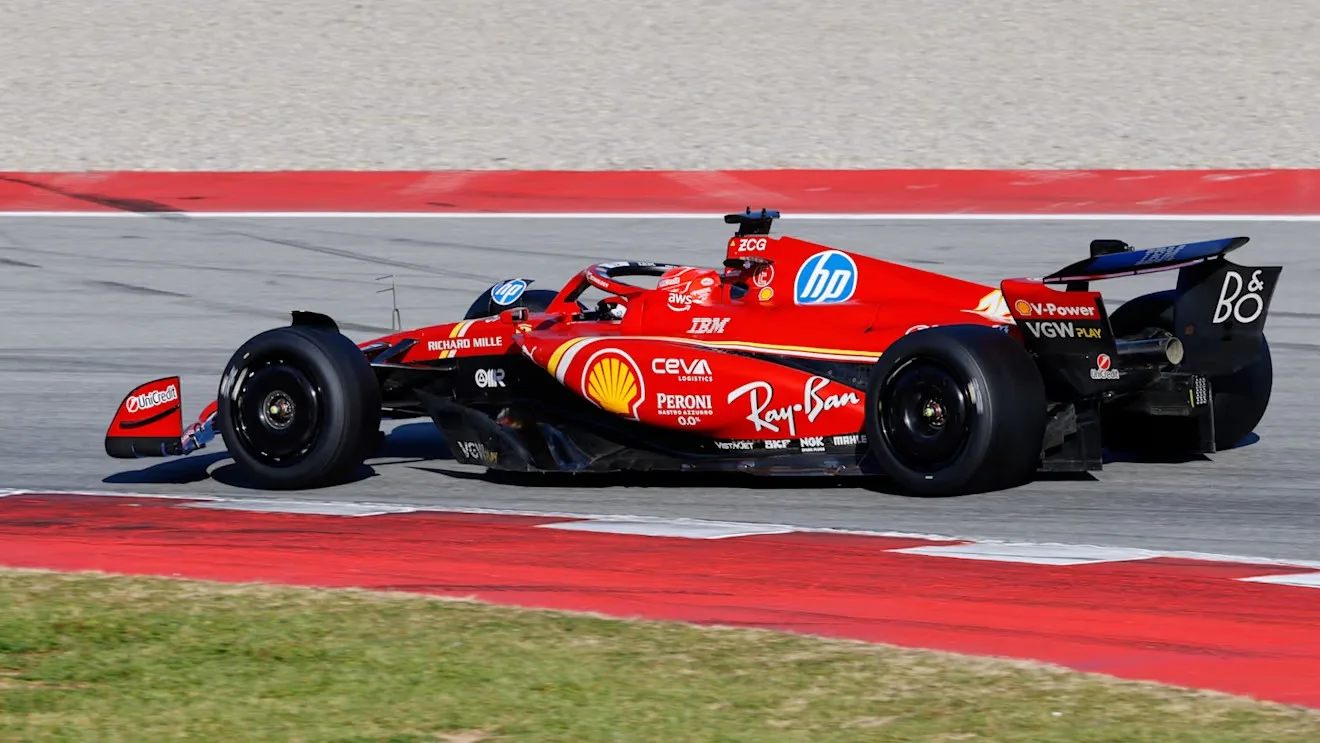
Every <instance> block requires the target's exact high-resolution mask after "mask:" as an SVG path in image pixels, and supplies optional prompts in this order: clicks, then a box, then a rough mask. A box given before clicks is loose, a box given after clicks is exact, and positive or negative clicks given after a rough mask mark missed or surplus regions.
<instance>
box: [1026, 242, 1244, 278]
mask: <svg viewBox="0 0 1320 743" xmlns="http://www.w3.org/2000/svg"><path fill="white" fill-rule="evenodd" d="M1249 239H1250V238H1246V237H1226V238H1222V239H1219V240H1204V241H1201V242H1194V243H1182V244H1180V245H1166V246H1163V247H1159V248H1147V249H1146V250H1131V249H1128V250H1122V251H1121V252H1111V253H1105V254H1102V255H1093V256H1091V257H1090V258H1085V259H1083V260H1080V261H1077V262H1076V263H1073V264H1072V265H1069V266H1065V267H1063V268H1061V269H1059V270H1058V271H1055V272H1054V273H1052V274H1050V275H1048V276H1045V277H1043V278H1042V279H1041V281H1042V282H1044V283H1046V284H1065V283H1073V282H1083V281H1095V280H1098V279H1112V278H1116V277H1119V276H1136V275H1138V274H1143V273H1154V272H1156V271H1168V270H1170V269H1174V268H1183V267H1184V266H1191V265H1194V264H1197V263H1201V262H1203V261H1208V260H1210V259H1212V258H1219V257H1221V256H1223V255H1225V254H1226V253H1228V252H1230V251H1233V250H1237V249H1238V248H1240V247H1242V246H1243V245H1245V244H1246V243H1247V240H1249Z"/></svg>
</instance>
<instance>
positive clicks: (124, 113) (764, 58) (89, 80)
mask: <svg viewBox="0 0 1320 743" xmlns="http://www.w3.org/2000/svg"><path fill="white" fill-rule="evenodd" d="M1318 86H1320V5H1318V4H1317V3H1316V2H1315V0H1272V2H1269V3H1241V2H1234V1H1232V0H1161V1H1159V2H1151V0H1030V1H1028V0H1004V2H999V3H987V4H984V5H973V4H971V3H961V2H937V3H911V2H898V1H897V0H810V1H809V2H808V1H806V0H725V1H724V2H721V3H707V2H704V1H703V0H649V1H646V2H636V3H619V2H614V1H612V0H563V1H562V2H545V1H544V0H501V2H491V1H490V0H448V1H447V2H434V1H433V0H392V1H391V2H388V3H371V2H360V1H359V2H345V1H344V0H286V1H284V2H274V3H272V2H268V1H267V0H228V1H227V2H224V3H217V2H211V1H210V0H138V1H137V2H133V3H88V2H82V1H79V2H75V1H74V0H0V102H2V103H3V105H0V170H46V171H50V170H84V169H165V170H176V169H178V170H194V169H207V170H250V169H251V170H267V169H339V168H343V169H380V168H385V169H451V168H463V169H466V168H473V169H506V168H515V169H523V168H531V169H539V168H552V169H602V168H603V169H617V168H627V169H634V168H637V169H689V168H690V169H707V168H764V167H813V168H814V167H826V168H832V167H845V168H856V167H861V168H872V167H875V168H883V167H993V168H999V167H1085V168H1092V167H1095V168H1111V167H1119V168H1124V167H1301V166H1308V165H1316V164H1317V163H1320V137H1317V136H1316V135H1315V130H1314V126H1313V122H1315V121H1316V120H1317V116H1318V115H1320V97H1317V96H1316V95H1315V93H1314V91H1315V90H1316V89H1317V87H1318Z"/></svg>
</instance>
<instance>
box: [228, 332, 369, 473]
mask: <svg viewBox="0 0 1320 743" xmlns="http://www.w3.org/2000/svg"><path fill="white" fill-rule="evenodd" d="M217 400H218V406H219V410H218V415H217V422H218V424H219V429H220V433H221V436H222V437H223V438H224V442H225V447H226V449H227V450H228V451H229V453H230V455H231V456H232V457H233V458H234V461H235V463H236V464H237V465H238V466H239V468H240V469H241V470H242V471H244V472H245V473H247V474H248V476H249V477H250V478H251V479H252V480H253V481H254V483H255V484H256V485H257V486H258V487H262V488H265V489H270V490H289V489H303V488H316V487H323V486H328V485H334V484H339V483H342V482H345V481H347V480H349V479H351V478H352V477H353V476H354V475H355V474H356V472H357V470H358V468H359V467H361V465H362V462H363V461H364V460H365V459H366V458H367V457H368V456H369V455H370V453H371V451H372V450H373V449H374V447H375V446H376V444H377V439H378V438H379V431H380V420H381V409H380V386H379V384H378V383H377V381H376V377H375V374H374V373H373V372H372V369H371V365H370V363H369V362H368V361H367V360H366V357H365V356H363V354H362V352H361V351H360V350H359V349H358V347H357V345H355V344H354V343H353V342H352V341H351V340H349V339H348V338H347V337H345V336H344V335H342V334H340V333H338V332H335V331H334V330H330V329H326V328H318V327H309V326H289V327H281V328H275V329H272V330H268V331H265V332H263V333H260V334H258V335H256V336H254V337H253V338H251V339H250V340H248V341H247V342H246V343H244V344H243V345H242V346H241V347H239V349H238V350H237V351H235V352H234V354H233V356H232V357H231V358H230V360H229V363H228V365H227V366H226V367H225V373H224V375H223V376H222V378H221V382H220V390H219V394H218V395H217Z"/></svg>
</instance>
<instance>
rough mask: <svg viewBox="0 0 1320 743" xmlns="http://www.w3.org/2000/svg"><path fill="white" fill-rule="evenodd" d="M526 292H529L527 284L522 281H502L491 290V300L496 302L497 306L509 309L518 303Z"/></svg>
mask: <svg viewBox="0 0 1320 743" xmlns="http://www.w3.org/2000/svg"><path fill="white" fill-rule="evenodd" d="M524 291H527V282H526V281H523V280H522V279H513V280H512V281H502V282H500V283H498V284H496V285H495V286H494V287H493V288H492V289H491V290H490V298H491V299H493V300H495V304H498V305H500V306H501V307H507V306H509V305H511V304H513V303H514V302H517V301H518V297H521V296H522V295H523V292H524Z"/></svg>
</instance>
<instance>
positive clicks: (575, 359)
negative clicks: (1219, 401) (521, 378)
mask: <svg viewBox="0 0 1320 743" xmlns="http://www.w3.org/2000/svg"><path fill="white" fill-rule="evenodd" d="M735 264H737V267H735V268H733V269H727V270H725V271H724V273H723V276H724V279H723V282H722V283H720V285H719V286H717V287H715V289H716V290H715V291H713V292H711V293H710V295H709V298H708V300H707V301H706V302H692V301H690V299H688V298H687V295H686V294H685V293H683V292H682V291H676V290H682V289H685V288H689V289H690V288H691V287H687V286H686V285H683V286H675V285H671V286H660V285H657V286H656V287H655V288H645V287H640V286H634V285H631V284H627V283H623V282H622V281H620V280H615V279H610V278H608V277H607V276H606V273H607V271H606V270H605V269H608V268H609V267H610V266H611V264H597V265H594V266H589V267H587V268H586V269H584V270H583V271H581V272H579V273H578V274H577V275H576V276H574V277H573V278H572V279H571V280H570V281H569V282H568V283H567V284H566V285H565V286H564V287H563V289H562V290H561V291H560V292H559V294H558V297H557V298H556V300H555V302H554V303H552V304H551V306H550V307H548V308H547V310H546V311H544V312H534V313H530V314H527V313H525V312H524V313H521V314H520V313H519V312H518V311H514V310H510V311H505V312H503V313H501V314H500V315H496V316H493V317H487V318H483V319H478V320H464V321H460V322H455V323H446V324H442V325H433V326H428V327H422V328H416V329H411V330H405V331H399V332H397V333H393V334H390V335H387V336H383V337H380V338H374V339H372V340H370V341H365V342H363V343H361V344H359V346H360V347H362V348H364V349H366V348H368V347H371V346H375V345H381V344H389V345H392V344H394V343H396V342H398V341H401V340H403V339H405V338H411V339H415V340H416V341H417V342H416V343H415V344H414V345H412V346H411V348H409V349H408V350H407V351H406V352H404V353H403V354H401V355H398V356H395V357H394V358H392V359H391V360H390V364H391V365H403V366H410V365H420V364H424V363H429V362H436V361H438V360H443V359H462V358H469V357H482V356H491V355H500V354H522V355H524V356H526V357H527V358H528V359H531V360H532V361H533V362H534V363H536V364H537V365H539V366H540V367H542V368H544V369H545V370H546V371H548V372H549V373H550V374H551V375H552V376H553V377H554V378H555V379H556V380H558V382H559V383H561V384H563V385H565V386H566V387H567V388H569V389H571V390H573V391H574V392H575V393H577V394H579V395H581V396H582V397H583V398H584V399H586V400H589V401H591V402H592V403H594V404H596V405H597V406H599V407H601V408H602V409H604V410H608V411H611V412H614V413H616V414H618V415H620V416H623V417H626V418H629V419H634V420H638V421H641V422H643V423H646V424H648V425H653V426H663V427H670V428H674V429H677V430H685V431H688V432H691V433H694V434H699V435H702V436H708V437H711V438H714V439H721V440H726V441H728V440H748V439H759V440H767V441H774V440H780V439H784V440H787V439H811V438H814V437H824V436H841V435H849V436H857V435H859V434H860V433H861V431H862V429H863V421H864V418H865V406H864V401H865V399H866V392H865V390H864V389H861V388H860V387H853V386H849V385H845V384H841V383H839V382H837V381H832V380H827V379H826V378H824V377H822V376H815V375H813V374H811V373H810V372H808V371H802V370H800V369H798V368H794V367H792V366H787V365H784V364H782V363H774V362H773V361H771V360H769V359H767V358H766V357H770V358H771V359H773V357H789V358H793V357H795V358H799V359H806V360H815V361H821V362H845V363H847V362H853V363H861V364H869V363H873V362H874V361H875V360H876V359H877V358H879V357H880V355H881V354H882V353H883V352H884V351H885V349H886V348H887V347H888V346H889V345H890V344H891V343H892V342H893V341H894V340H895V339H897V338H899V337H901V336H903V335H904V334H906V333H910V332H913V331H915V330H919V329H923V328H926V327H934V326H939V325H946V324H957V323H964V324H965V323H974V324H981V325H989V326H1013V325H1014V324H1015V318H1023V317H1034V318H1039V317H1056V316H1057V317H1059V318H1061V319H1062V318H1076V317H1077V315H1076V314H1075V313H1077V312H1079V311H1080V312H1085V311H1087V309H1086V308H1087V307H1089V308H1090V310H1089V311H1092V312H1094V311H1095V300H1096V298H1098V296H1099V295H1098V294H1095V293H1092V292H1080V293H1064V292H1060V291H1056V290H1054V289H1051V288H1049V287H1047V286H1045V285H1044V284H1042V283H1040V282H1039V281H1036V280H1025V279H1011V280H1007V281H1005V282H1003V284H1002V287H1001V289H996V288H994V287H992V286H987V285H984V284H979V283H976V282H971V281H964V280H961V279H956V278H953V277H949V276H945V275H942V274H937V273H933V272H930V271H924V270H921V269H916V268H912V267H909V266H903V265H899V264H896V263H891V262H889V261H884V260H880V259H877V258H871V257H867V256H863V255H857V254H854V253H848V252H846V251H841V250H837V249H834V248H830V247H828V246H825V245H820V244H817V243H812V242H808V241H806V240H801V239H798V238H793V237H771V236H768V235H756V236H747V237H733V238H731V239H730V240H729V243H728V249H727V253H726V265H735ZM616 265H617V264H616ZM822 267H825V268H827V269H831V270H821V271H820V275H819V276H815V277H813V276H811V275H810V273H811V271H812V270H817V269H821V268H822ZM840 268H842V269H843V271H844V274H847V273H848V272H849V271H850V272H851V274H852V275H851V280H840V279H839V276H840V275H842V274H837V271H838V269H840ZM832 271H834V273H832ZM845 278H847V277H845ZM675 281H677V280H675ZM675 281H671V282H669V283H670V284H674V283H675ZM803 282H805V283H803ZM813 282H814V283H813ZM661 283H664V282H661ZM735 286H737V287H739V289H740V290H741V289H742V288H745V289H746V291H745V293H743V294H741V296H737V297H735V296H734V295H735V294H736V293H738V292H735ZM799 286H802V287H805V288H806V289H807V290H808V291H814V292H815V293H816V294H820V295H822V296H827V297H828V298H829V300H830V301H829V302H828V303H815V304H813V303H805V302H799V301H798V300H799V297H798V296H797V293H798V289H799ZM593 287H594V288H596V289H598V290H601V291H603V292H605V293H606V295H607V296H608V298H609V301H613V302H616V303H621V304H622V305H623V306H624V307H625V308H626V313H625V314H624V316H623V317H622V319H613V320H610V319H607V320H600V319H575V316H576V315H580V314H581V313H582V305H580V304H579V303H578V301H577V300H578V298H579V296H580V295H582V294H583V292H584V291H586V290H589V289H591V288H593ZM1051 303H1053V304H1051ZM1033 306H1035V307H1036V309H1035V311H1034V314H1033V310H1032V307H1033ZM1052 307H1053V308H1055V309H1051V308H1052ZM1058 307H1074V308H1076V307H1081V308H1082V309H1081V310H1078V309H1072V310H1059V309H1057V308H1058ZM1070 312H1071V313H1074V314H1069V313H1070ZM1009 331H1010V332H1011V333H1013V334H1014V335H1016V334H1017V333H1018V330H1017V328H1014V327H1010V328H1009ZM167 383H173V384H175V385H177V384H178V381H177V379H175V378H171V379H169V380H168V381H167ZM152 384H157V383H151V384H148V385H144V386H143V387H141V388H138V389H137V390H134V392H133V393H132V394H131V395H130V397H132V396H133V395H138V394H141V393H142V392H144V391H147V392H150V391H151V390H150V389H148V388H150V387H151V385H152ZM214 413H215V403H214V402H213V403H211V404H210V405H209V406H208V407H207V408H206V411H205V412H204V413H203V415H202V416H201V418H200V419H199V420H198V423H196V424H194V425H193V426H192V427H190V428H189V429H188V431H187V432H184V434H183V439H184V440H183V447H184V448H185V449H191V448H193V446H191V445H190V442H189V441H188V438H189V435H190V434H191V433H194V432H196V431H197V430H199V429H201V428H203V427H204V426H205V424H207V423H208V422H209V420H210V419H211V417H212V416H213V415H214ZM120 417H121V418H129V417H132V416H131V415H130V414H129V413H128V412H127V411H121V415H120ZM122 422H123V421H120V420H119V419H118V418H117V419H116V424H115V425H112V430H111V432H110V433H109V435H110V436H111V437H115V436H119V435H128V434H129V431H128V430H127V429H125V430H123V433H121V430H120V428H118V427H117V425H118V424H120V423H122ZM161 423H162V424H164V423H165V422H164V421H162V422H161ZM170 423H171V424H172V425H178V424H177V421H176V420H174V419H171V421H170ZM176 430H177V429H176ZM193 443H195V442H193ZM804 443H809V442H804ZM725 446H737V444H736V443H728V444H725Z"/></svg>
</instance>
